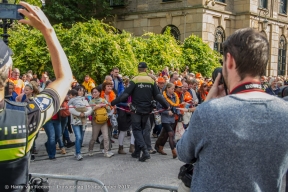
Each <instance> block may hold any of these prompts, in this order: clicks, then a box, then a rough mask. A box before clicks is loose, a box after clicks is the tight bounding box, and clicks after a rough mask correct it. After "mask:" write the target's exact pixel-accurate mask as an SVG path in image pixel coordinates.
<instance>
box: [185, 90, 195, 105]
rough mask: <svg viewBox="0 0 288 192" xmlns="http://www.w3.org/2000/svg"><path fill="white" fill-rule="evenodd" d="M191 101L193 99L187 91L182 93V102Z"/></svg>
mask: <svg viewBox="0 0 288 192" xmlns="http://www.w3.org/2000/svg"><path fill="white" fill-rule="evenodd" d="M192 100H193V97H192V96H191V94H190V93H189V92H188V91H186V92H185V93H184V102H191V101H192Z"/></svg>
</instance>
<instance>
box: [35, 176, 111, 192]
mask: <svg viewBox="0 0 288 192" xmlns="http://www.w3.org/2000/svg"><path fill="white" fill-rule="evenodd" d="M30 174H31V176H32V177H42V178H51V179H62V180H72V181H74V186H73V188H74V192H77V189H78V181H84V182H93V183H97V184H98V185H99V186H97V187H91V189H102V191H104V192H108V190H107V188H106V186H105V185H104V183H102V181H100V180H98V179H93V178H87V177H79V176H70V175H50V174H41V173H30Z"/></svg>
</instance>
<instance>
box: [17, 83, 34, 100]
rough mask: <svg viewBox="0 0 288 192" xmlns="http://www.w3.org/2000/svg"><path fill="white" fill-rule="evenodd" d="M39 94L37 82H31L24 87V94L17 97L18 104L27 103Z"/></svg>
mask: <svg viewBox="0 0 288 192" xmlns="http://www.w3.org/2000/svg"><path fill="white" fill-rule="evenodd" d="M38 94H39V88H38V85H37V82H35V81H31V82H30V83H28V84H26V85H25V87H24V93H21V94H20V95H18V96H17V97H16V101H17V102H25V101H27V100H28V99H30V98H32V97H34V96H36V95H38Z"/></svg>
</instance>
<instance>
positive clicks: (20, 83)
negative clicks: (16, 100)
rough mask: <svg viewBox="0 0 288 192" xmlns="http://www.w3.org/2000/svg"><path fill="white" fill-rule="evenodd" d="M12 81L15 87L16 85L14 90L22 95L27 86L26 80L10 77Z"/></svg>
mask: <svg viewBox="0 0 288 192" xmlns="http://www.w3.org/2000/svg"><path fill="white" fill-rule="evenodd" d="M9 81H10V82H12V83H13V84H14V85H15V87H14V91H15V92H16V93H17V94H18V95H20V94H21V93H22V91H23V89H24V87H25V85H24V82H23V81H22V79H13V78H10V79H9Z"/></svg>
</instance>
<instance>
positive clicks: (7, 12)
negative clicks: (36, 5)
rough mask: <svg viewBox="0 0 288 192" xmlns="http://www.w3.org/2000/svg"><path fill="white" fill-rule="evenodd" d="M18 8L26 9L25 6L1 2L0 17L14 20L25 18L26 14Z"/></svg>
mask: <svg viewBox="0 0 288 192" xmlns="http://www.w3.org/2000/svg"><path fill="white" fill-rule="evenodd" d="M18 9H24V7H23V6H21V5H15V4H5V3H1V4H0V19H13V20H20V19H24V15H22V14H21V13H19V12H18Z"/></svg>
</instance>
